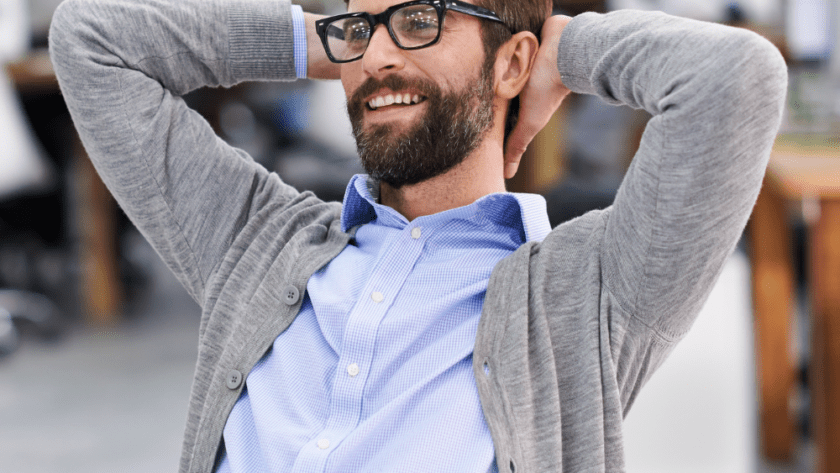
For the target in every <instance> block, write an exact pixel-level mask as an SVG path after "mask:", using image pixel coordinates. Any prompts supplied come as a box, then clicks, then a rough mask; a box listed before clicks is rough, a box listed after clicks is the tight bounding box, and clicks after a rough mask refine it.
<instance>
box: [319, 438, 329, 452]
mask: <svg viewBox="0 0 840 473" xmlns="http://www.w3.org/2000/svg"><path fill="white" fill-rule="evenodd" d="M318 448H320V449H321V450H326V449H328V448H330V441H329V440H327V439H321V440H319V441H318Z"/></svg>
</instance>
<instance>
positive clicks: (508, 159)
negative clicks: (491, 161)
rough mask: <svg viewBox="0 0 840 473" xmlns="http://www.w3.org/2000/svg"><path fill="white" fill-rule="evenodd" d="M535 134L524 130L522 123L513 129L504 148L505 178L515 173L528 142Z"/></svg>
mask: <svg viewBox="0 0 840 473" xmlns="http://www.w3.org/2000/svg"><path fill="white" fill-rule="evenodd" d="M535 136H536V132H530V131H528V130H526V128H525V126H524V125H523V124H522V123H519V124H517V125H516V127H515V128H514V129H513V132H512V133H511V134H510V137H509V138H508V143H507V149H506V150H505V179H510V178H512V177H513V176H515V175H516V171H517V170H518V169H519V162H520V161H521V160H522V155H523V154H525V150H527V149H528V144H530V143H531V140H533V139H534V137H535Z"/></svg>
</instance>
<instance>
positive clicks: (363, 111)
mask: <svg viewBox="0 0 840 473" xmlns="http://www.w3.org/2000/svg"><path fill="white" fill-rule="evenodd" d="M397 3H402V0H390V1H388V0H353V1H351V2H350V5H349V7H350V11H367V12H370V13H379V12H381V11H383V10H385V9H386V8H388V7H389V6H391V5H394V4H397ZM479 21H480V20H478V19H476V18H473V17H470V16H467V15H462V14H459V13H455V12H448V13H447V16H446V21H445V24H444V29H443V34H442V37H441V40H440V42H439V43H437V44H435V45H433V46H431V47H428V48H425V49H420V50H413V51H406V50H402V49H400V48H399V47H398V46H397V45H396V44H394V42H393V40H392V39H391V37H390V36H389V35H388V31H387V30H386V28H385V26H384V25H379V26H378V27H377V29H376V30H375V32H374V34H373V37H372V38H371V40H370V45H369V46H368V49H367V51H366V52H365V55H364V57H363V58H362V59H360V60H358V61H355V62H351V63H348V64H345V65H343V66H342V71H341V76H342V83H343V84H344V88H345V92H346V94H347V98H348V99H347V109H348V113H349V115H350V121H351V123H352V125H353V133H354V135H355V136H356V142H357V145H358V148H359V155H360V157H361V159H362V163H363V165H364V166H365V169H366V170H367V172H368V173H369V174H370V175H371V176H373V177H374V178H377V179H379V180H381V181H383V182H386V183H388V184H390V185H391V186H393V187H395V188H399V187H401V186H403V185H408V184H415V183H418V182H422V181H424V180H427V179H430V178H432V177H435V176H438V175H440V174H443V173H445V172H446V171H448V170H449V169H451V168H453V167H454V166H456V165H457V164H459V163H460V162H462V161H463V160H464V158H465V157H466V156H467V155H469V154H470V153H471V152H472V151H474V150H475V149H476V147H477V146H478V145H479V143H480V142H481V140H482V139H483V137H484V134H485V132H486V131H487V129H489V127H490V125H492V122H493V105H492V104H493V97H494V93H493V79H494V78H493V61H492V60H488V61H485V54H484V48H483V43H482V36H481V25H480V23H479ZM397 97H399V98H400V99H397ZM406 97H408V99H409V100H408V101H407V102H406V100H405V98H406ZM392 101H393V103H391V102H392ZM398 102H402V103H398Z"/></svg>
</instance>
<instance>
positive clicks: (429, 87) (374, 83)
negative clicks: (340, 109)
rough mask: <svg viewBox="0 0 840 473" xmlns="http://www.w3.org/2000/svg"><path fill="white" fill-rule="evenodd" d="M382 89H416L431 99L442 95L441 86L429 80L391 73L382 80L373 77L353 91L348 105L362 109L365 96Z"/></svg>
mask: <svg viewBox="0 0 840 473" xmlns="http://www.w3.org/2000/svg"><path fill="white" fill-rule="evenodd" d="M381 89H391V90H392V91H394V92H396V91H398V90H404V89H415V90H417V91H419V92H420V93H421V94H422V95H424V96H426V97H427V98H429V99H432V98H435V97H439V96H440V95H441V92H440V88H439V87H438V86H437V85H435V84H434V83H433V82H431V81H429V80H424V79H407V78H405V77H401V76H397V75H390V76H387V77H385V78H384V79H382V80H379V79H375V78H373V77H371V78H369V79H368V80H366V81H365V82H364V83H362V85H361V86H359V88H358V89H356V91H355V92H353V95H352V96H351V97H350V100H349V102H348V105H349V106H350V107H352V108H355V109H361V107H362V106H363V105H364V103H363V101H364V100H365V98H366V97H369V96H371V95H373V94H374V93H376V92H377V91H379V90H381Z"/></svg>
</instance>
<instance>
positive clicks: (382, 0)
mask: <svg viewBox="0 0 840 473" xmlns="http://www.w3.org/2000/svg"><path fill="white" fill-rule="evenodd" d="M406 1H407V0H349V1H348V2H347V11H348V12H351V13H354V12H362V11H364V12H368V13H380V12H383V11H385V10H387V9H388V8H389V7H392V6H394V5H399V4H401V3H406ZM461 1H463V2H464V3H472V4H473V5H475V4H476V2H475V0H461Z"/></svg>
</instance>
